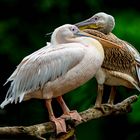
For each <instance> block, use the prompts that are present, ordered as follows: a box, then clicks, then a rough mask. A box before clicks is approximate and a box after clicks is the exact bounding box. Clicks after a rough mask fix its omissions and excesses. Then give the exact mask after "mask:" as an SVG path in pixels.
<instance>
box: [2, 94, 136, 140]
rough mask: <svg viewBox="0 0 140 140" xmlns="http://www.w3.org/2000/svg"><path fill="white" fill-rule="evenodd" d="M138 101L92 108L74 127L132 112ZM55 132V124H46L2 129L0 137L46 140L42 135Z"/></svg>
mask: <svg viewBox="0 0 140 140" xmlns="http://www.w3.org/2000/svg"><path fill="white" fill-rule="evenodd" d="M137 99H138V96H137V95H134V96H131V97H129V98H127V99H125V100H124V101H122V102H121V103H118V104H116V105H113V107H111V106H109V105H107V104H103V105H102V107H103V110H104V111H102V110H99V109H96V108H94V107H91V108H89V109H87V110H85V111H83V112H80V115H81V117H82V118H83V120H84V121H82V122H78V121H75V122H74V126H75V127H76V126H77V125H79V124H81V123H84V122H85V121H89V120H92V119H97V118H100V117H104V116H108V115H118V114H123V113H128V112H130V111H131V104H132V103H133V102H135V101H136V100H137ZM53 132H55V124H54V123H53V122H45V123H41V124H36V125H32V126H12V127H0V136H17V135H28V136H32V137H36V138H38V139H42V140H45V138H43V137H42V135H45V134H50V133H53ZM72 132H73V131H70V133H68V134H69V135H72ZM68 134H67V137H68Z"/></svg>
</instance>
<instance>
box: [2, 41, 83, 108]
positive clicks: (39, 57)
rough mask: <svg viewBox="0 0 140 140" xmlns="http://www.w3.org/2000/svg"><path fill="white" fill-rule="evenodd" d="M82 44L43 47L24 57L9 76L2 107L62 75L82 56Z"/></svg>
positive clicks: (20, 99)
mask: <svg viewBox="0 0 140 140" xmlns="http://www.w3.org/2000/svg"><path fill="white" fill-rule="evenodd" d="M81 46H82V47H81ZM84 54H85V47H83V45H82V44H78V45H77V43H69V44H62V45H59V46H56V47H44V48H42V49H40V50H38V51H36V52H34V53H33V54H31V55H29V56H27V57H25V58H24V59H23V60H22V61H21V63H20V64H19V65H18V66H17V69H16V70H15V71H14V72H13V74H12V75H11V76H10V77H9V79H8V80H7V82H9V81H11V86H10V88H9V90H8V92H7V95H6V98H5V102H3V104H1V107H4V105H6V104H7V103H9V102H15V103H16V102H17V101H18V99H19V101H20V102H21V101H22V99H23V97H24V95H25V94H26V93H28V92H32V91H35V90H38V89H40V88H43V86H44V84H46V83H47V82H48V81H53V80H55V79H56V78H58V77H60V76H62V75H64V74H65V73H66V72H67V71H69V70H70V69H71V68H73V67H74V66H75V65H77V64H78V63H79V62H80V61H81V60H82V59H83V57H84Z"/></svg>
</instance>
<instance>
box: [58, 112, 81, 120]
mask: <svg viewBox="0 0 140 140" xmlns="http://www.w3.org/2000/svg"><path fill="white" fill-rule="evenodd" d="M61 118H63V119H72V120H76V121H79V122H80V121H82V117H81V116H80V115H79V113H78V112H77V111H76V110H73V111H70V112H68V113H67V114H63V115H62V116H61Z"/></svg>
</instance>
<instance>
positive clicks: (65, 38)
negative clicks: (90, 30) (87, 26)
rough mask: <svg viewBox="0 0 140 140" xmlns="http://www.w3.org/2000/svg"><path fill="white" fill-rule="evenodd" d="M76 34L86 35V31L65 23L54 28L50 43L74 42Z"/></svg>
mask: <svg viewBox="0 0 140 140" xmlns="http://www.w3.org/2000/svg"><path fill="white" fill-rule="evenodd" d="M78 36H86V33H84V32H82V31H80V30H79V29H78V27H76V26H75V25H71V24H65V25H62V26H60V27H58V28H56V29H55V30H54V32H53V34H52V36H51V43H52V44H53V45H56V44H62V43H71V42H75V41H76V40H74V39H75V38H76V37H78Z"/></svg>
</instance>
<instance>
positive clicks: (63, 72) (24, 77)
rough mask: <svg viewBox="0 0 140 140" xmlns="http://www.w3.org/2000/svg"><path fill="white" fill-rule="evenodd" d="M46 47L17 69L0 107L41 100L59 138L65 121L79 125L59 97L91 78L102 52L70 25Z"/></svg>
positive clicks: (96, 43) (58, 30)
mask: <svg viewBox="0 0 140 140" xmlns="http://www.w3.org/2000/svg"><path fill="white" fill-rule="evenodd" d="M47 44H48V45H47V46H45V47H43V48H41V49H39V50H37V51H36V52H34V53H32V54H30V55H29V56H26V57H25V58H24V59H23V60H22V61H21V63H20V64H19V65H18V66H17V68H16V70H15V71H14V72H13V74H12V75H11V76H10V77H9V79H8V80H7V82H11V86H10V88H9V90H8V92H7V95H6V97H5V100H4V101H3V102H2V103H1V105H0V106H1V108H3V107H4V106H5V105H7V104H9V103H13V102H15V103H17V102H21V101H23V100H24V101H26V100H29V99H31V98H37V99H44V100H45V104H46V107H47V109H48V113H49V118H50V120H51V121H53V122H54V123H55V124H56V130H57V134H58V133H61V132H66V125H65V120H64V118H65V117H68V116H69V117H71V118H72V119H75V120H78V121H81V117H80V115H79V114H78V113H77V112H76V111H70V110H69V108H68V107H67V106H66V104H65V102H64V100H63V98H62V95H63V94H65V93H67V92H69V91H71V90H73V89H75V88H77V87H79V86H81V85H83V84H84V83H86V82H87V81H88V80H90V79H91V78H93V77H94V75H95V74H96V72H97V71H98V69H99V68H100V67H101V65H102V62H103V59H104V51H103V48H102V45H101V44H100V43H99V41H97V40H96V39H93V38H91V37H86V33H84V32H81V31H80V30H79V29H78V28H77V27H76V26H74V25H70V24H66V25H63V26H60V27H58V28H56V29H55V30H54V32H53V34H52V36H51V42H50V43H47ZM53 98H56V99H57V101H58V102H59V104H60V106H61V108H62V110H63V113H64V114H63V115H62V116H61V117H59V118H56V117H55V115H54V112H53V109H52V106H51V101H52V99H53Z"/></svg>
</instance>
